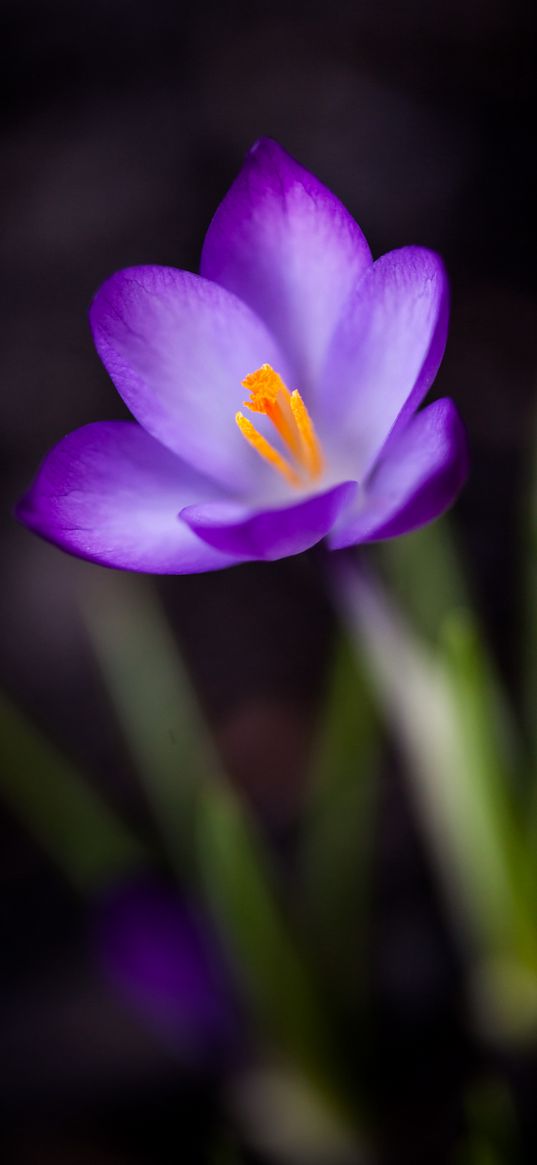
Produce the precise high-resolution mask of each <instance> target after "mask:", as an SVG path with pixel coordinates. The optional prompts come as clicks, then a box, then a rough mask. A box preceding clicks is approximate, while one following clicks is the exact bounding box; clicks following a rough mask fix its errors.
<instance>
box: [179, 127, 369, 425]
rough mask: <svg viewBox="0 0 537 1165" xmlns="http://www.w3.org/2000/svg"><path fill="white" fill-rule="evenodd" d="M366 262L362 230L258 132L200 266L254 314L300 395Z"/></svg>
mask: <svg viewBox="0 0 537 1165" xmlns="http://www.w3.org/2000/svg"><path fill="white" fill-rule="evenodd" d="M370 263H371V255H370V252H369V248H368V246H367V243H366V241H365V239H364V236H363V235H362V232H361V230H360V228H359V227H358V226H357V224H356V223H355V222H354V220H353V219H352V218H351V216H350V214H349V213H348V211H347V210H345V207H344V206H343V205H342V203H341V202H340V201H339V199H338V198H336V197H335V195H333V194H331V192H330V191H329V190H327V189H326V187H325V186H323V185H322V183H321V182H319V181H318V180H317V178H314V177H313V175H312V174H310V173H308V171H307V170H304V169H303V168H302V166H299V165H298V163H297V162H295V161H294V159H293V158H291V157H289V154H287V153H286V152H285V150H282V148H281V147H280V146H278V145H277V144H276V142H273V141H270V140H269V139H267V138H263V139H262V140H261V141H259V142H258V143H257V144H256V145H255V146H254V147H253V148H252V149H251V150H250V153H249V154H248V155H247V157H246V160H245V163H244V166H243V168H242V170H241V172H240V174H239V176H238V178H237V179H236V181H235V182H234V184H233V186H232V187H231V189H230V191H229V193H228V194H227V195H226V197H225V198H224V200H223V202H222V204H221V205H220V207H219V208H218V210H217V212H216V214H215V216H214V218H213V221H212V223H211V225H210V227H209V230H208V232H207V236H206V239H205V244H204V247H203V253H202V259H201V272H202V275H205V276H206V277H207V278H208V279H213V280H214V281H215V282H216V283H220V284H222V286H223V287H227V288H228V289H229V290H230V291H233V292H235V294H236V295H239V296H241V298H242V299H244V300H245V302H246V303H248V304H250V306H251V307H253V308H254V310H255V311H256V312H257V313H258V315H260V316H261V318H262V319H264V320H265V322H266V323H267V324H268V325H269V327H270V328H271V330H272V332H273V333H274V335H275V336H276V337H277V339H278V340H279V342H280V344H281V346H282V348H284V350H285V351H286V353H287V354H288V356H289V357H290V359H291V360H292V364H293V373H294V376H295V378H296V382H295V383H293V384H292V387H293V388H299V389H300V391H301V392H302V393H303V394H304V393H306V395H307V396H308V399H309V403H310V404H311V394H312V392H313V390H314V388H315V384H316V380H317V376H318V373H319V371H320V368H321V365H322V363H323V358H324V355H325V352H326V349H327V346H328V344H329V341H330V338H331V336H332V333H333V331H334V328H335V326H336V324H337V322H338V319H339V317H340V315H341V312H342V309H343V305H344V303H345V301H346V299H347V297H348V295H349V293H350V291H351V289H352V288H353V287H354V284H355V283H356V280H357V279H358V277H359V276H360V275H361V273H362V272H363V271H364V269H365V268H366V267H367V266H368V265H369V264H370Z"/></svg>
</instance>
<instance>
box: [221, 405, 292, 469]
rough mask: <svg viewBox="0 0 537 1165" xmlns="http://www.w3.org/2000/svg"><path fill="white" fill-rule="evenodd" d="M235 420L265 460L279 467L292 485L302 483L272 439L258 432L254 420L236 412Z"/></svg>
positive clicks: (276, 467) (244, 435)
mask: <svg viewBox="0 0 537 1165" xmlns="http://www.w3.org/2000/svg"><path fill="white" fill-rule="evenodd" d="M235 420H236V422H237V424H238V426H239V429H240V431H241V433H242V435H243V437H246V440H247V441H248V442H249V443H250V445H251V446H252V448H253V449H255V451H256V453H259V455H260V457H264V459H265V461H268V463H269V465H272V466H273V468H274V469H277V470H278V471H279V472H280V473H281V474H283V476H284V477H285V478H286V480H287V481H288V482H289V484H290V485H294V486H295V487H297V488H299V487H300V486H301V485H302V482H301V480H300V477H299V476H298V473H296V472H295V470H294V469H293V466H292V465H290V464H289V462H288V461H287V459H286V458H285V457H282V454H281V453H278V450H277V449H275V448H274V446H273V445H271V444H270V441H267V439H266V437H263V436H262V434H261V433H258V431H257V429H256V428H255V426H254V425H252V422H251V421H249V420H247V418H246V417H244V416H243V415H242V413H236V414H235Z"/></svg>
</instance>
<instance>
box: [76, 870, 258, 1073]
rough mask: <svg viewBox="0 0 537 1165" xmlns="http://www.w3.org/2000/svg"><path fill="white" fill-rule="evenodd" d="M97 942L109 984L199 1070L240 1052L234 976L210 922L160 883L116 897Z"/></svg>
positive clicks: (123, 889)
mask: <svg viewBox="0 0 537 1165" xmlns="http://www.w3.org/2000/svg"><path fill="white" fill-rule="evenodd" d="M93 941H94V946H95V954H96V958H97V962H98V964H99V966H100V968H101V970H102V971H103V972H104V974H105V975H106V977H107V979H109V980H110V982H111V983H112V984H113V985H114V986H115V987H116V989H117V990H119V992H120V993H121V995H122V996H123V997H124V998H125V999H126V1000H128V1001H129V1002H130V1003H131V1005H132V1006H134V1007H135V1008H136V1010H137V1011H138V1012H139V1014H140V1015H141V1016H142V1017H143V1018H144V1019H145V1020H146V1022H148V1023H149V1025H150V1026H151V1027H152V1028H153V1029H154V1030H156V1031H157V1032H158V1033H159V1034H160V1035H161V1037H162V1038H164V1040H165V1041H166V1043H167V1044H168V1046H169V1047H170V1048H171V1049H172V1050H174V1051H175V1052H176V1053H177V1054H178V1055H179V1056H181V1057H182V1058H184V1059H185V1060H188V1061H189V1062H190V1063H191V1064H192V1062H195V1063H198V1064H201V1063H203V1062H204V1061H205V1060H206V1059H207V1058H210V1059H213V1058H214V1057H215V1056H216V1055H226V1056H227V1055H233V1054H234V1053H235V1051H236V1050H237V1048H238V1044H239V1032H240V1027H239V1023H238V1019H239V1013H238V1008H237V1003H236V999H235V995H234V991H233V988H232V985H231V976H230V973H229V971H228V968H227V967H226V966H225V964H224V960H223V957H222V954H221V952H220V951H219V950H218V948H217V946H216V943H215V940H214V937H213V935H212V933H211V931H210V928H209V925H208V921H207V920H206V919H205V920H204V919H203V918H202V917H200V916H199V915H197V914H196V913H195V912H194V911H193V909H192V907H190V906H187V905H186V904H185V903H184V902H181V900H180V899H179V898H178V897H176V896H175V895H174V894H172V893H171V891H169V890H167V889H166V888H165V887H163V886H161V885H159V883H158V882H157V881H155V880H154V879H153V880H150V879H147V878H146V879H143V880H138V881H133V882H129V883H126V884H125V885H123V886H119V887H116V888H115V889H114V890H113V891H110V892H109V893H108V894H107V896H106V897H105V898H104V899H103V900H102V901H101V902H100V903H99V908H98V910H97V913H96V920H95V925H94V933H93Z"/></svg>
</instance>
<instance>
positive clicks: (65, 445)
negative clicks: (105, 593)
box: [17, 421, 236, 574]
mask: <svg viewBox="0 0 537 1165" xmlns="http://www.w3.org/2000/svg"><path fill="white" fill-rule="evenodd" d="M214 496H215V488H214V487H213V486H211V485H210V483H209V482H207V481H206V480H205V479H203V478H202V477H200V475H199V474H197V473H196V472H195V471H194V470H192V469H190V467H188V466H186V465H184V464H183V463H182V462H181V461H179V459H178V458H177V457H176V456H175V455H174V454H173V453H170V452H169V450H168V449H165V448H164V447H163V446H162V445H159V443H158V442H157V441H155V440H153V438H152V437H149V436H148V434H147V433H145V432H144V430H143V429H141V428H140V427H139V425H136V424H135V423H134V422H133V421H110V422H108V423H107V422H102V423H99V422H97V423H96V424H92V425H86V426H85V427H84V428H82V429H77V430H76V431H75V432H74V433H70V434H69V436H68V437H65V438H64V439H63V441H60V443H59V445H56V447H55V448H54V449H53V450H52V451H51V453H49V455H48V457H47V458H46V460H45V461H44V463H43V465H42V467H41V469H40V471H39V473H38V476H37V478H36V480H35V482H34V484H33V486H32V487H31V488H30V490H29V492H28V493H27V494H26V496H25V497H24V498H23V499H22V501H21V502H20V503H19V506H18V509H17V517H18V518H20V520H21V522H23V523H24V524H25V525H26V526H29V528H30V529H31V530H34V531H35V532H36V533H37V534H41V535H42V537H43V538H47V539H48V540H49V541H50V542H55V543H56V544H57V545H58V546H61V547H62V549H64V550H68V551H69V552H70V553H71V554H76V555H78V556H79V557H80V558H87V559H90V561H92V562H99V563H101V564H102V565H103V566H113V567H117V568H119V569H123V570H134V571H150V572H151V573H152V574H185V573H196V572H198V571H204V570H217V569H218V568H219V567H223V566H229V565H230V564H232V563H233V562H234V561H236V560H235V558H234V556H233V555H230V554H227V555H225V554H221V553H219V552H218V551H216V550H214V549H212V548H211V547H209V546H208V544H207V543H206V542H202V541H201V539H199V538H197V537H196V535H195V534H194V533H193V532H192V530H190V529H189V528H188V526H186V525H185V523H184V522H181V521H180V520H179V518H178V512H179V510H180V509H181V508H182V507H183V506H184V505H185V504H187V503H188V502H192V501H194V500H196V501H200V500H202V499H207V498H210V497H214Z"/></svg>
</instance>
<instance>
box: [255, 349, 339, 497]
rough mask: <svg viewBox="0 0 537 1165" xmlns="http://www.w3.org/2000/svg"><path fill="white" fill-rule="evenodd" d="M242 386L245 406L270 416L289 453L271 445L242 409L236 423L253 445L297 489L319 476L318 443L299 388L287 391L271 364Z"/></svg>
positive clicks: (320, 454) (321, 459)
mask: <svg viewBox="0 0 537 1165" xmlns="http://www.w3.org/2000/svg"><path fill="white" fill-rule="evenodd" d="M242 386H243V388H246V389H247V390H248V392H249V393H250V397H249V399H248V400H245V401H244V406H245V408H247V409H250V412H252V413H261V414H263V415H264V416H266V417H268V418H269V420H270V421H271V422H272V424H273V426H274V428H275V430H276V433H277V434H278V436H279V438H280V440H281V442H282V444H283V446H284V448H285V451H286V454H288V455H289V457H288V456H283V454H281V453H280V452H279V451H278V450H277V449H276V448H274V446H273V445H272V444H271V443H270V441H268V440H267V439H266V437H264V436H262V434H261V433H259V432H258V430H257V429H256V428H255V426H254V425H253V424H252V423H251V421H249V420H247V418H246V417H245V416H243V414H242V413H237V414H236V417H235V420H236V422H237V425H238V426H239V429H240V431H241V433H242V435H243V437H245V438H246V440H247V441H248V442H249V443H250V445H251V446H252V448H254V449H255V450H256V452H257V453H259V455H260V456H261V457H263V458H264V459H265V461H267V462H269V464H271V465H272V466H273V468H274V469H277V470H278V471H279V473H281V474H282V475H283V477H285V478H286V480H287V481H288V482H289V483H290V484H291V485H293V486H295V487H296V488H298V489H299V488H301V487H303V486H304V485H306V484H307V483H308V481H311V480H314V479H315V478H318V477H320V476H321V474H322V471H323V467H324V461H323V455H322V451H321V446H320V444H319V440H318V438H317V434H316V432H315V428H314V425H313V421H312V419H311V417H310V415H309V412H308V410H307V408H306V405H305V404H304V401H303V399H302V397H301V395H300V393H299V392H298V390H297V389H295V390H294V391H293V392H289V389H288V388H287V385H286V384H285V383H284V381H283V380H282V378H281V376H280V375H279V373H278V372H275V370H274V368H272V367H271V365H270V364H262V365H261V367H260V368H258V369H257V370H256V371H255V372H250V373H249V375H248V376H245V378H244V380H243V381H242ZM289 458H290V459H289Z"/></svg>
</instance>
